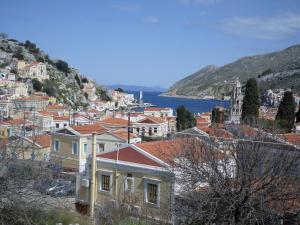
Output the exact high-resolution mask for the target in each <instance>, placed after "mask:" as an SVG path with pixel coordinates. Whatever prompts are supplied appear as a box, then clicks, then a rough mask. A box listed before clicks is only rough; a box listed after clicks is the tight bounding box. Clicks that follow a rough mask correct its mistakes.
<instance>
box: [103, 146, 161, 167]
mask: <svg viewBox="0 0 300 225" xmlns="http://www.w3.org/2000/svg"><path fill="white" fill-rule="evenodd" d="M97 157H99V158H106V159H113V160H117V159H118V160H120V161H125V162H129V163H138V164H143V165H149V166H155V167H162V165H161V164H159V163H158V162H156V161H154V160H153V159H151V158H149V157H147V156H145V155H143V154H142V153H140V152H138V151H136V150H135V149H133V148H132V147H130V146H128V147H124V148H121V149H120V150H119V151H113V152H108V153H103V154H98V155H97Z"/></svg>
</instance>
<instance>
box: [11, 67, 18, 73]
mask: <svg viewBox="0 0 300 225" xmlns="http://www.w3.org/2000/svg"><path fill="white" fill-rule="evenodd" d="M10 72H11V73H13V74H17V73H18V71H17V69H16V68H12V69H11V70H10Z"/></svg>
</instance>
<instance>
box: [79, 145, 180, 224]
mask: <svg viewBox="0 0 300 225" xmlns="http://www.w3.org/2000/svg"><path fill="white" fill-rule="evenodd" d="M177 150H178V145H177V144H176V140H171V141H155V142H147V143H140V144H130V145H127V146H123V147H121V148H119V149H115V150H114V151H111V152H107V153H102V154H98V155H97V157H95V158H96V159H95V160H94V163H93V160H92V159H93V158H89V159H90V160H88V162H87V167H86V168H87V169H86V171H84V173H81V174H78V175H77V179H76V209H77V210H78V211H79V212H81V213H90V214H91V215H93V212H94V209H95V210H97V208H102V207H105V206H107V205H110V204H112V203H113V204H116V205H118V204H120V203H123V204H127V205H128V206H130V207H128V208H130V209H131V213H132V215H133V216H138V217H139V216H142V217H146V218H148V219H154V220H159V221H164V222H166V223H171V224H172V223H174V219H175V218H174V214H173V212H174V205H175V174H174V173H173V172H172V169H171V166H170V165H169V164H168V159H170V158H171V157H172V155H173V154H174V153H175V152H176V151H177ZM169 153H171V154H169ZM93 165H96V166H95V167H93ZM93 171H94V172H93ZM93 173H94V176H93ZM92 177H93V178H92Z"/></svg>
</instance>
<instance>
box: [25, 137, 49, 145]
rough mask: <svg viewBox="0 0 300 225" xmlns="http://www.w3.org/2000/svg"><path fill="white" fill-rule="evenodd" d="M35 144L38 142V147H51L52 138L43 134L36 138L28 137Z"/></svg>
mask: <svg viewBox="0 0 300 225" xmlns="http://www.w3.org/2000/svg"><path fill="white" fill-rule="evenodd" d="M27 138H28V139H30V140H31V141H33V142H36V143H37V144H38V145H40V146H42V148H49V147H51V136H50V135H48V134H41V135H36V136H30V137H27Z"/></svg>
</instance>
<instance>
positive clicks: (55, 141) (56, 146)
mask: <svg viewBox="0 0 300 225" xmlns="http://www.w3.org/2000/svg"><path fill="white" fill-rule="evenodd" d="M58 150H59V141H58V140H54V151H58Z"/></svg>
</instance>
